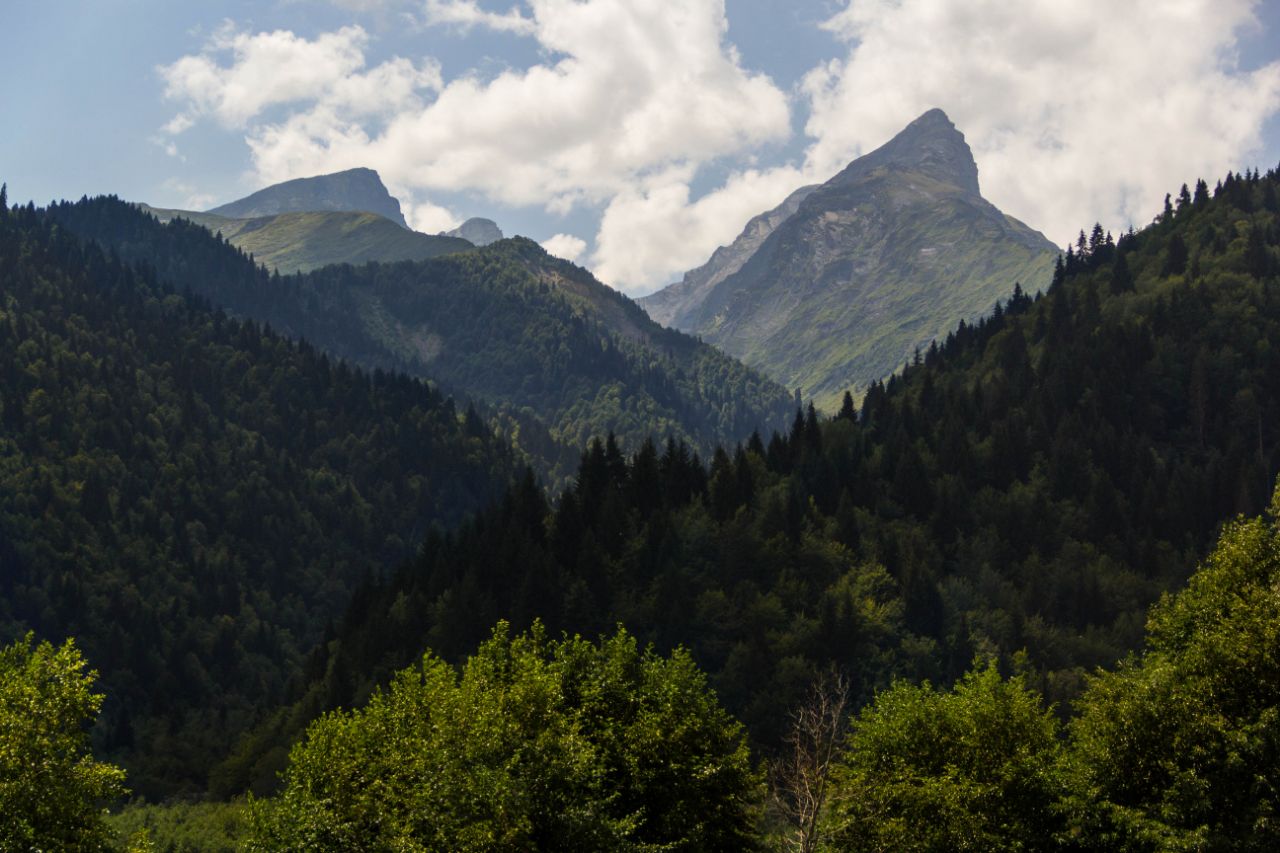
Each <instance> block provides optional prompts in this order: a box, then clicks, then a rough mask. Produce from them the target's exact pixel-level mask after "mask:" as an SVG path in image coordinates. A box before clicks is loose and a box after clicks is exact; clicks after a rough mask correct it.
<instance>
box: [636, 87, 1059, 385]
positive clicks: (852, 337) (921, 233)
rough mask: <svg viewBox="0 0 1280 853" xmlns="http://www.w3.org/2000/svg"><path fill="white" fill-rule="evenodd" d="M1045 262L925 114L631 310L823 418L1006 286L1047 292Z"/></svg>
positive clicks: (959, 141) (936, 115)
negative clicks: (685, 335)
mask: <svg viewBox="0 0 1280 853" xmlns="http://www.w3.org/2000/svg"><path fill="white" fill-rule="evenodd" d="M797 196H799V198H797ZM1056 254H1057V252H1056V250H1055V248H1054V247H1053V245H1052V244H1050V243H1049V241H1048V240H1046V239H1045V238H1044V236H1043V235H1041V234H1039V233H1038V232H1036V231H1033V230H1031V229H1030V228H1028V227H1027V226H1026V225H1024V224H1022V223H1021V222H1018V221H1017V220H1016V219H1013V218H1012V217H1010V216H1006V215H1005V214H1003V213H1001V212H1000V211H999V210H997V209H996V208H995V207H994V206H992V205H991V204H990V203H988V202H987V201H985V200H984V199H983V198H982V196H981V195H980V194H979V190H978V169H977V165H976V164H975V163H974V160H973V155H972V153H971V152H970V150H969V146H968V145H967V144H966V143H965V141H964V136H963V135H962V134H961V133H960V132H959V131H958V130H956V128H955V126H954V125H953V124H952V123H951V121H950V120H949V119H948V118H947V117H946V115H945V114H944V113H943V112H942V111H941V110H936V109H935V110H930V111H929V112H927V113H925V114H924V115H922V116H921V117H920V118H918V119H916V120H915V121H914V122H912V123H911V124H910V125H908V126H907V127H906V129H904V130H903V131H902V132H901V133H899V134H898V135H897V136H895V137H894V138H893V139H891V140H890V141H889V142H888V143H886V144H885V145H884V146H882V147H881V148H879V149H877V150H875V151H873V152H871V153H870V154H867V155H866V156H864V157H861V158H859V159H857V160H855V161H854V162H852V163H850V164H849V165H848V166H847V167H846V168H845V169H844V170H843V171H842V172H840V173H839V174H838V175H836V176H835V177H833V178H832V179H831V180H829V181H827V182H826V183H825V184H822V185H821V186H819V187H816V188H805V189H802V190H800V191H798V193H797V194H796V195H793V196H792V197H791V198H790V199H788V200H787V202H784V204H783V206H782V207H780V208H778V209H777V210H775V211H771V212H770V213H767V214H764V216H763V217H757V218H756V219H755V220H752V222H751V223H750V224H749V225H748V227H747V230H746V231H745V232H744V233H743V234H742V236H740V237H739V238H738V239H737V240H736V241H735V242H734V243H733V244H732V245H730V246H729V247H726V248H722V249H720V250H719V251H717V253H716V255H717V256H718V257H719V258H720V260H717V258H716V257H713V258H712V260H711V261H710V262H709V263H708V264H707V265H706V266H704V267H703V268H701V269H700V270H695V271H693V272H691V273H689V274H688V275H687V276H686V277H685V279H684V280H683V281H682V282H680V283H678V284H676V285H672V286H671V287H670V288H667V289H666V290H663V291H659V292H658V293H657V294H654V295H653V296H650V297H647V298H646V299H645V300H643V301H642V304H643V305H645V306H646V307H652V308H653V311H654V313H655V314H656V315H657V316H659V317H666V316H669V317H670V322H671V323H672V324H673V325H675V327H676V328H679V329H682V330H684V331H687V332H690V333H691V334H696V335H698V336H700V337H701V338H703V339H704V340H706V341H709V342H710V343H713V344H715V345H716V346H718V347H720V348H722V349H723V350H725V351H726V352H728V353H730V354H732V355H734V356H737V357H738V358H741V359H743V360H744V361H745V362H747V363H748V364H750V365H752V366H754V367H758V368H760V369H761V370H763V371H765V372H766V373H768V374H769V375H770V376H772V377H773V378H775V379H777V380H779V381H780V382H782V383H783V384H784V385H786V386H788V387H798V388H800V389H802V390H803V392H804V394H805V395H806V396H809V397H812V398H814V399H815V400H817V401H818V403H819V405H820V406H821V407H824V408H827V409H834V407H835V405H836V404H837V403H838V402H839V398H840V394H841V393H842V392H843V391H844V390H845V389H847V388H862V387H865V386H866V385H867V383H868V382H870V381H872V380H875V379H878V378H881V377H883V376H886V375H888V374H889V373H891V372H892V371H894V370H896V369H897V368H899V367H900V366H901V365H902V364H904V363H906V362H907V361H908V360H910V358H911V356H912V353H913V351H914V350H916V349H917V348H920V347H925V346H928V344H929V342H930V341H932V340H936V339H938V338H939V337H941V336H943V335H945V334H946V333H947V331H948V330H950V329H951V328H952V327H954V325H955V323H956V321H957V320H960V319H968V320H972V319H974V318H975V317H978V316H980V315H982V314H983V313H985V312H987V311H989V310H990V308H991V306H992V305H993V304H994V303H995V301H996V300H997V299H999V298H1001V297H1005V296H1008V294H1009V293H1010V292H1011V291H1012V289H1013V285H1014V283H1015V282H1021V283H1022V284H1024V285H1026V286H1027V288H1028V289H1030V290H1037V289H1041V288H1043V287H1044V286H1046V284H1047V282H1048V276H1049V273H1050V271H1051V270H1052V266H1053V259H1054V257H1055V255H1056ZM668 291H671V292H670V293H669V292H668Z"/></svg>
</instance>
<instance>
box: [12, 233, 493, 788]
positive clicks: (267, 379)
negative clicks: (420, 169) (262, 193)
mask: <svg viewBox="0 0 1280 853" xmlns="http://www.w3.org/2000/svg"><path fill="white" fill-rule="evenodd" d="M192 260H193V261H194V260H196V259H195V258H193V259H192ZM0 280H3V281H4V288H3V293H2V294H0V637H14V636H21V635H22V634H23V633H25V632H26V631H27V630H28V629H35V630H36V631H37V632H38V633H40V634H41V635H43V636H72V635H73V636H76V637H77V638H78V641H79V642H80V643H81V644H82V646H83V648H84V649H85V651H86V654H87V655H88V656H89V657H90V659H92V660H93V661H94V662H95V664H96V665H97V666H98V667H100V669H101V671H102V676H103V677H102V685H103V687H104V688H105V691H106V693H107V696H108V699H107V701H106V703H105V704H104V706H103V713H102V716H101V719H100V721H99V724H98V726H97V728H96V729H95V733H94V734H95V740H96V742H97V744H98V746H99V747H100V748H101V749H102V751H103V752H104V753H105V754H107V755H110V756H112V757H113V758H118V759H119V760H120V761H121V763H123V764H124V765H125V766H126V767H128V769H129V770H130V779H131V781H132V783H133V785H134V787H135V788H136V789H137V790H139V792H140V793H142V794H144V795H149V796H156V795H157V794H164V795H172V794H174V793H178V792H182V791H188V792H191V791H199V790H203V788H204V785H205V774H206V772H207V770H208V768H209V766H210V765H211V764H212V763H213V762H214V761H216V760H217V759H219V758H220V757H221V756H222V754H223V753H224V752H225V751H226V750H227V749H228V748H229V747H230V746H231V745H232V743H233V742H234V740H235V738H236V737H237V736H238V734H239V733H240V732H241V731H243V730H244V729H245V728H246V727H247V726H249V725H250V724H252V723H253V722H254V721H255V720H256V718H257V716H258V715H259V713H260V712H261V709H263V708H264V707H269V706H271V705H273V704H276V703H279V702H282V701H284V700H285V699H286V698H287V696H288V692H287V691H288V689H289V682H290V680H291V679H293V678H294V677H295V676H296V675H297V674H298V673H299V670H300V666H301V663H302V660H303V657H304V655H305V654H306V652H307V651H308V650H309V649H310V648H311V647H312V646H314V645H315V643H317V642H318V641H319V640H320V639H321V637H322V633H323V631H324V627H325V624H326V622H327V621H328V620H331V619H335V618H337V617H338V616H339V615H340V614H341V612H342V610H343V609H344V608H345V606H346V605H347V603H348V600H349V595H350V593H351V590H352V589H353V588H354V587H355V586H356V585H357V584H358V583H359V582H360V580H361V578H362V577H364V576H366V575H367V574H368V573H370V572H372V571H376V570H379V569H382V568H385V567H388V566H392V565H395V564H398V563H400V562H401V561H403V560H404V559H406V558H407V557H408V556H409V555H411V554H412V553H413V552H414V550H415V549H416V547H417V545H418V543H419V542H420V541H421V540H422V538H423V537H424V536H425V535H426V533H427V530H428V529H429V527H430V526H431V525H432V524H434V523H443V524H452V523H456V522H457V521H458V520H459V519H460V518H461V517H463V516H464V515H465V514H466V513H467V512H468V511H469V510H471V509H473V508H476V507H478V506H481V505H483V504H485V503H487V502H489V501H490V500H491V499H492V498H494V497H496V496H497V494H498V493H500V491H501V489H502V488H503V487H504V486H505V484H506V483H507V482H508V480H509V479H510V478H511V476H512V473H513V471H514V468H515V466H514V464H513V461H512V459H511V458H510V452H509V451H508V450H507V449H506V448H505V447H504V446H503V445H502V444H501V443H500V442H499V441H497V440H496V439H494V438H493V437H491V436H489V435H487V434H483V433H482V434H479V435H477V434H476V433H475V431H473V430H468V428H467V424H466V422H465V420H464V419H463V418H462V417H461V416H460V413H459V412H457V411H456V410H455V408H454V405H453V403H452V402H451V401H450V400H447V399H446V398H444V397H443V396H442V395H441V394H440V393H439V392H437V391H435V390H432V389H431V388H429V387H427V386H425V385H424V384H422V383H421V382H418V381H416V380H411V379H409V378H407V377H404V376H400V375H391V374H386V373H382V372H378V373H374V374H372V375H371V374H368V373H364V372H362V371H359V370H355V369H352V368H350V367H348V366H347V365H345V364H342V363H336V362H333V361H331V360H330V359H329V358H328V357H326V356H324V355H321V354H320V353H318V352H316V351H315V350H314V349H313V348H312V347H310V346H309V345H307V344H305V343H292V342H290V341H289V340H287V339H285V338H282V337H281V336H279V335H277V334H274V333H272V332H270V331H269V330H265V329H262V328H260V327H258V326H256V325H254V324H251V323H244V322H239V321H234V320H230V319H228V318H227V317H226V316H225V315H223V314H221V313H218V312H216V311H214V310H212V309H210V308H209V307H208V306H207V305H206V304H204V303H202V302H201V301H200V300H199V299H197V298H193V297H184V296H180V295H177V294H174V293H172V292H171V291H169V290H167V289H166V288H164V287H163V286H160V285H158V284H156V283H155V281H154V280H153V279H151V278H150V277H149V276H148V275H146V274H145V273H140V272H138V271H136V270H134V269H132V268H130V267H128V266H125V265H124V264H122V263H121V262H119V261H118V260H116V259H114V258H111V257H108V256H106V255H104V253H103V252H102V251H101V250H99V249H98V248H97V247H95V246H86V245H83V244H81V243H80V242H79V241H77V240H75V239H74V238H72V237H71V235H69V234H68V233H67V232H66V231H64V230H63V229H62V228H60V227H59V226H57V225H55V224H53V223H51V222H49V221H48V220H47V219H46V218H45V217H42V216H41V215H40V214H39V213H37V212H36V211H35V210H34V209H30V210H21V211H18V210H15V211H11V212H9V213H8V214H7V215H0Z"/></svg>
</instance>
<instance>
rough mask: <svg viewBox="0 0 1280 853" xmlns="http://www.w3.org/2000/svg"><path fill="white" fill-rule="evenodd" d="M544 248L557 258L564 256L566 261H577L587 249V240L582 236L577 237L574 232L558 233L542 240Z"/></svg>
mask: <svg viewBox="0 0 1280 853" xmlns="http://www.w3.org/2000/svg"><path fill="white" fill-rule="evenodd" d="M542 248H544V249H546V250H547V251H548V252H549V253H550V254H552V255H555V256H556V257H557V258H564V259H565V260H566V261H570V262H577V260H578V258H579V257H581V256H582V253H583V252H584V251H586V248H587V241H586V240H583V239H582V238H581V237H575V236H573V235H572V234H556V235H554V236H552V237H548V238H547V239H546V240H543V241H542Z"/></svg>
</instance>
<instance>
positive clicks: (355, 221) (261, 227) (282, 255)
mask: <svg viewBox="0 0 1280 853" xmlns="http://www.w3.org/2000/svg"><path fill="white" fill-rule="evenodd" d="M139 208H140V209H142V210H144V211H146V212H147V213H150V214H151V215H152V216H155V217H156V218H157V219H158V220H160V221H161V222H169V221H171V220H173V219H178V218H182V219H187V220H189V221H191V222H193V223H195V224H196V225H200V226H202V227H204V228H207V229H208V230H209V231H211V232H213V233H215V234H221V235H222V236H223V237H224V238H226V239H227V240H228V241H229V242H230V243H231V244H232V245H234V246H235V247H236V248H238V249H240V250H241V251H244V252H248V253H250V254H252V255H253V257H254V259H255V260H256V261H258V262H259V263H261V264H263V265H265V266H266V267H267V268H268V269H276V270H279V271H280V272H281V273H286V274H287V273H295V272H310V271H311V270H315V269H318V268H320V267H323V266H328V265H330V264H362V263H368V262H370V261H380V262H385V263H390V262H395V261H419V260H425V259H426V258H433V257H436V256H437V255H443V254H447V253H449V252H464V251H467V250H469V249H471V248H473V244H472V243H470V242H468V241H467V240H465V239H462V238H459V237H450V236H447V235H442V234H422V233H420V232H418V231H413V230H411V229H408V228H402V227H401V226H399V225H397V224H396V223H395V222H393V221H391V220H389V219H387V218H386V217H385V216H382V215H380V214H377V213H371V212H368V211H355V210H350V211H348V210H330V211H292V212H288V213H277V214H274V215H271V216H258V217H252V218H248V219H238V218H233V217H227V216H223V215H221V214H216V213H201V212H199V211H191V210H176V209H170V208H158V207H151V206H150V205H146V204H143V205H139Z"/></svg>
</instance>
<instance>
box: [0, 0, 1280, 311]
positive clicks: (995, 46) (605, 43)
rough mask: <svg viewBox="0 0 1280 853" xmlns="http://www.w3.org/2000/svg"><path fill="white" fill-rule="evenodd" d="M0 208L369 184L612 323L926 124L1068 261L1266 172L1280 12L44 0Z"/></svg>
mask: <svg viewBox="0 0 1280 853" xmlns="http://www.w3.org/2000/svg"><path fill="white" fill-rule="evenodd" d="M0 34H3V36H0V37H2V38H3V42H4V47H5V55H6V59H7V63H6V64H7V68H8V71H7V73H6V74H4V75H2V76H0V123H3V127H4V131H3V132H0V180H3V181H5V182H7V184H8V187H9V197H10V199H12V200H23V201H25V200H27V199H34V200H35V201H36V203H37V204H43V203H45V202H47V201H50V200H53V199H59V198H71V199H74V198H79V197H80V196H81V195H86V194H88V195H94V194H99V193H114V194H116V195H119V196H121V197H123V198H127V199H130V200H136V201H145V202H148V203H150V204H153V205H156V206H161V207H179V208H187V209H197V210H198V209H207V208H209V207H212V206H215V205H217V204H221V203H224V202H227V201H231V200H233V199H236V198H239V197H241V196H244V195H247V194H248V193H249V192H252V191H253V190H255V189H258V188H260V187H262V186H265V185H267V184H270V183H275V182H278V181H282V180H287V179H289V178H295V177H305V176H308V175H316V174H324V173H327V172H333V171H338V170H341V169H346V168H351V167H355V166H369V167H372V168H374V169H377V170H378V172H379V173H380V175H381V176H382V178H383V181H384V182H385V183H386V184H387V185H388V187H389V188H390V189H391V191H392V193H393V194H394V195H396V197H397V198H399V199H400V200H401V204H402V207H403V208H404V211H405V215H406V218H407V219H408V221H409V222H410V224H411V225H412V226H413V227H415V228H417V229H418V230H421V231H426V232H436V231H440V230H445V229H447V228H450V227H453V226H455V225H457V224H459V223H460V222H461V221H462V220H464V219H466V218H468V217H471V216H485V217H489V218H491V219H494V220H495V221H497V222H498V224H499V225H500V227H502V229H503V230H504V232H506V233H507V234H509V235H510V234H523V235H526V236H528V237H531V238H533V239H535V240H538V241H539V242H541V243H542V244H543V245H544V246H546V247H547V248H548V250H550V251H552V252H553V253H555V254H557V255H560V256H562V257H566V258H569V259H570V260H574V261H576V262H577V263H580V264H582V265H584V266H586V267H588V268H590V269H591V270H592V271H593V272H595V273H596V275H597V276H598V277H600V279H601V280H602V281H604V282H606V283H608V284H610V285H612V286H614V287H617V288H618V289H620V290H623V291H624V292H627V293H629V294H631V295H633V296H638V295H643V294H645V293H648V292H651V291H653V290H655V289H656V288H658V287H661V286H662V285H665V284H667V283H669V282H671V281H675V280H678V279H679V278H680V275H681V274H682V273H683V272H684V271H685V270H687V269H690V268H692V267H696V266H698V265H700V264H702V263H703V262H705V261H706V260H707V258H708V257H709V256H710V254H711V252H712V251H714V249H715V248H716V247H717V246H719V245H722V244H726V243H728V242H730V241H731V240H732V239H733V238H734V237H735V236H737V234H738V233H739V232H740V231H741V229H742V227H743V225H744V224H745V223H746V221H747V220H748V219H750V218H751V217H752V216H754V215H756V214H758V213H761V212H763V211H765V210H768V209H769V208H771V207H773V206H775V205H777V204H778V203H779V202H780V201H781V200H782V199H783V198H784V197H785V196H786V195H788V194H789V193H790V192H791V191H792V190H794V189H796V188H797V187H799V186H802V185H804V184H808V183H815V182H820V181H823V180H826V179H827V178H829V177H830V176H831V175H833V174H835V173H836V172H837V171H839V170H840V169H841V168H842V167H843V166H844V165H845V164H846V163H848V162H849V161H850V160H852V159H854V158H855V157H857V156H859V155H861V154H865V153H867V152H868V151H870V150H873V149H874V148H876V147H877V146H879V145H880V144H882V143H884V142H885V141H887V140H888V139H889V138H890V137H892V136H893V135H894V134H895V133H896V132H897V131H898V130H900V129H902V128H903V127H904V126H906V125H907V124H908V123H909V122H910V121H911V120H913V119H914V118H916V117H917V116H919V115H920V114H921V113H923V112H925V111H926V110H928V109H930V108H933V107H940V108H942V109H943V110H945V111H946V113H947V114H948V116H949V117H950V118H951V120H952V121H953V122H954V123H955V124H956V126H957V127H958V128H959V129H960V130H961V131H962V132H963V133H964V134H965V136H966V139H967V140H968V142H969V144H970V146H971V147H972V149H973V152H974V157H975V159H976V161H977V163H978V169H979V181H980V183H981V186H982V191H983V195H984V196H986V197H987V198H988V199H989V200H991V201H992V202H994V203H995V204H996V205H997V206H998V207H1000V208H1001V209H1003V210H1004V211H1005V212H1006V213H1009V214H1011V215H1013V216H1016V217H1018V218H1019V219H1021V220H1023V221H1024V222H1027V223H1028V224H1029V225H1031V226H1032V227H1034V228H1037V229H1039V230H1041V231H1043V232H1044V233H1045V234H1046V236H1048V237H1049V238H1050V239H1051V240H1053V241H1054V242H1055V243H1058V244H1060V245H1063V244H1065V243H1067V242H1068V241H1070V240H1071V239H1072V238H1073V236H1074V235H1075V234H1076V233H1077V232H1078V231H1079V230H1080V229H1081V228H1087V227H1089V226H1091V225H1092V223H1094V222H1095V221H1097V222H1102V223H1103V225H1104V226H1106V227H1108V228H1110V229H1112V230H1116V231H1118V230H1121V229H1123V228H1126V227H1128V226H1130V225H1133V226H1135V227H1141V226H1142V225H1144V224H1146V223H1148V222H1150V221H1151V219H1152V217H1153V216H1154V215H1155V214H1156V213H1157V212H1158V211H1159V210H1160V209H1161V207H1162V202H1163V198H1164V195H1165V193H1167V192H1174V193H1176V192H1177V190H1178V188H1179V187H1180V186H1181V184H1182V183H1183V182H1188V183H1191V182H1194V181H1195V179H1196V178H1198V177H1204V178H1206V179H1207V180H1209V182H1210V184H1213V183H1214V182H1215V181H1216V180H1217V179H1219V178H1221V177H1222V176H1223V175H1225V173H1226V172H1227V171H1228V170H1234V171H1241V170H1244V169H1246V168H1261V169H1263V170H1265V169H1268V168H1271V167H1274V166H1276V165H1278V164H1280V0H1265V2H1256V0H1126V2H1123V3H1115V2H1114V1H1113V0H1070V1H1069V2H1059V0H1019V2H1016V3H1011V2H1008V0H791V2H786V0H260V2H247V0H204V2H201V3H185V2H182V3H174V2H172V0H43V2H39V3H29V2H11V3H5V4H3V5H2V6H0Z"/></svg>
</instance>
